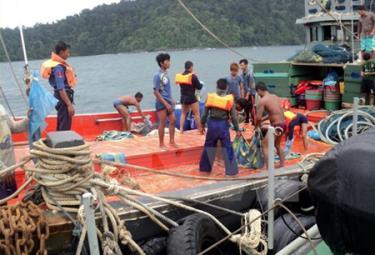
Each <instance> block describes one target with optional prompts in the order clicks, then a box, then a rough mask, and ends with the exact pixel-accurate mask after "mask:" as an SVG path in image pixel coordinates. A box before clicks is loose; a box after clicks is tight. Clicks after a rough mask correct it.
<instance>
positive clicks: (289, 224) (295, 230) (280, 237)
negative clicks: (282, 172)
mask: <svg viewBox="0 0 375 255" xmlns="http://www.w3.org/2000/svg"><path fill="white" fill-rule="evenodd" d="M304 187H305V184H304V183H302V182H301V181H298V180H288V179H285V180H281V179H280V180H276V182H275V199H278V198H279V199H282V200H283V199H285V198H289V199H287V200H286V201H285V202H284V203H283V204H284V205H285V206H286V207H288V209H290V210H291V211H292V212H293V213H294V214H295V215H296V216H297V218H298V220H299V221H300V222H301V223H302V224H303V226H304V227H305V229H309V228H310V227H312V226H313V225H314V224H315V217H314V215H313V209H314V208H313V206H312V202H311V200H310V195H309V194H308V191H307V190H306V189H305V190H303V191H301V192H298V191H300V190H301V189H303V188H304ZM257 192H258V194H257V196H258V207H259V210H261V211H266V210H267V209H268V207H267V204H268V199H267V196H268V188H267V187H265V188H263V189H261V190H259V191H257ZM292 194H294V195H293V196H292V197H290V196H291V195H292ZM274 213H275V214H274V215H275V224H274V252H275V253H276V252H278V251H280V250H281V249H283V248H284V247H285V246H287V245H288V244H289V243H291V242H292V241H293V240H295V239H296V238H297V237H299V236H301V235H302V234H303V229H302V228H301V227H300V225H299V224H298V223H297V222H296V221H295V219H294V218H293V217H292V215H290V214H289V213H288V212H286V211H285V210H283V209H281V208H276V209H274Z"/></svg>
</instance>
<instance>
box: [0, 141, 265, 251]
mask: <svg viewBox="0 0 375 255" xmlns="http://www.w3.org/2000/svg"><path fill="white" fill-rule="evenodd" d="M30 153H31V157H27V158H25V159H24V160H22V162H20V163H19V164H17V165H14V166H12V167H9V168H7V169H5V170H2V171H0V176H3V175H4V174H6V173H7V172H9V171H12V170H14V169H15V168H17V167H19V166H20V167H23V168H24V170H25V176H26V177H27V181H26V182H25V183H24V184H23V185H22V186H21V187H20V188H19V189H18V191H17V192H16V194H18V193H19V192H20V191H21V190H23V189H24V188H25V187H26V186H28V185H29V184H30V183H31V182H32V181H35V182H36V183H37V185H40V186H41V190H42V196H43V199H44V200H45V202H46V205H47V207H48V208H49V209H51V210H56V211H63V212H65V213H67V212H70V213H75V214H76V217H77V219H78V222H80V223H81V225H82V226H83V227H82V232H81V236H80V240H79V244H78V247H77V253H76V254H80V252H81V250H82V247H83V243H84V240H85V238H86V233H87V227H86V226H85V220H84V217H85V216H84V211H83V207H82V206H81V202H80V200H81V197H82V195H83V194H84V193H86V192H91V193H92V194H93V195H94V197H95V198H96V199H95V201H96V204H97V207H96V208H97V209H96V211H97V215H98V216H99V219H101V221H102V224H101V225H102V227H101V228H99V227H97V234H98V239H99V241H100V243H101V247H102V252H103V253H102V254H106V255H107V254H108V255H109V254H121V251H120V249H119V246H118V244H119V243H121V244H123V245H126V246H129V248H130V249H131V250H132V251H136V252H138V253H139V254H141V255H143V254H144V252H143V251H142V249H141V248H140V247H139V245H138V244H137V243H136V242H135V241H134V240H133V239H132V236H131V233H130V232H129V231H128V230H127V229H126V227H125V225H124V221H123V220H121V219H120V217H119V216H118V214H117V211H116V209H114V208H113V207H112V206H111V205H110V204H109V203H108V202H107V201H106V200H105V197H106V196H117V197H118V198H119V199H120V200H122V201H123V202H125V203H126V204H128V205H129V206H131V207H133V208H135V209H137V210H140V211H141V212H144V213H145V214H146V215H147V216H149V217H150V219H151V220H152V221H153V222H154V223H155V224H157V225H159V226H160V227H161V228H162V229H164V230H166V231H168V230H169V228H168V226H167V225H165V223H168V224H169V225H171V226H174V227H176V226H178V224H177V223H175V222H174V221H172V220H170V219H168V218H166V217H165V216H161V214H160V213H157V212H156V211H155V210H152V209H150V208H149V207H147V206H145V205H143V204H142V203H141V202H139V201H138V200H136V198H134V196H136V197H139V196H142V197H147V198H150V199H153V200H156V201H161V202H164V203H166V204H168V205H172V206H175V207H177V208H181V209H183V210H187V211H190V212H194V213H199V214H203V215H205V216H207V217H209V218H210V219H211V220H212V221H213V222H214V223H215V224H216V225H217V226H218V227H219V228H220V229H222V230H223V231H224V232H225V233H226V234H227V235H229V236H232V235H233V233H232V232H231V231H230V230H229V229H227V228H226V226H224V225H223V224H222V223H221V222H220V221H219V220H218V219H217V218H215V217H214V216H213V215H212V214H210V213H208V212H205V211H202V210H199V209H196V208H194V207H192V206H188V205H185V204H183V203H180V202H178V201H173V200H171V199H167V198H163V197H160V196H157V195H153V194H147V193H144V192H141V191H138V190H132V189H130V188H127V187H123V186H121V185H120V184H119V183H118V182H117V181H115V180H112V179H109V178H108V177H106V176H103V175H100V174H98V173H95V172H94V171H93V169H92V160H91V151H90V149H89V146H88V145H87V144H84V145H81V146H76V147H70V148H62V149H61V148H59V149H56V148H50V147H48V146H47V145H46V144H45V143H44V141H42V140H39V141H37V142H35V143H34V147H33V149H32V150H31V151H30ZM31 158H37V159H38V161H37V163H36V165H35V166H27V165H26V163H27V162H28V161H30V159H31ZM15 196H16V195H12V196H11V197H8V198H6V199H3V200H1V201H0V204H4V203H6V202H7V201H8V200H9V199H11V198H14V197H15ZM253 213H254V212H250V213H249V214H245V222H248V221H249V220H250V221H252V219H254V218H256V217H257V216H254V215H253ZM250 224H252V222H249V223H248V224H246V225H247V226H249V225H250ZM257 229H258V227H256V226H254V228H249V229H248V231H244V233H243V234H241V236H238V237H237V238H236V239H233V240H231V241H232V242H236V243H238V244H240V248H241V249H242V250H243V251H244V252H246V253H247V252H248V251H249V250H251V249H254V248H253V247H254V246H255V242H254V240H258V239H259V236H257V235H258V234H257V233H258V232H259V231H258V230H257ZM255 230H256V231H255ZM263 247H265V246H263ZM265 249H266V248H265ZM249 254H251V253H249Z"/></svg>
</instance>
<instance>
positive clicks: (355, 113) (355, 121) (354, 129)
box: [352, 97, 359, 136]
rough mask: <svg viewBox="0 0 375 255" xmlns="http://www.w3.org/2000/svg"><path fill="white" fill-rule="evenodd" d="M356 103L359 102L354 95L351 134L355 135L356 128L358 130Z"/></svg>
mask: <svg viewBox="0 0 375 255" xmlns="http://www.w3.org/2000/svg"><path fill="white" fill-rule="evenodd" d="M358 103H359V98H358V97H355V98H354V100H353V134H352V136H355V135H357V130H358Z"/></svg>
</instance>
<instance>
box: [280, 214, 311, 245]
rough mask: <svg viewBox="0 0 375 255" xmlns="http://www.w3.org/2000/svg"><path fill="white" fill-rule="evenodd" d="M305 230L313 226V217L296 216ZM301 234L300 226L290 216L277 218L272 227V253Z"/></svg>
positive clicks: (285, 215)
mask: <svg viewBox="0 0 375 255" xmlns="http://www.w3.org/2000/svg"><path fill="white" fill-rule="evenodd" d="M296 216H297V218H298V219H299V220H300V221H301V223H302V224H303V226H304V227H305V228H306V229H309V228H310V227H312V226H313V225H314V224H315V217H314V216H307V215H302V214H296ZM302 234H303V230H302V229H301V226H300V225H298V223H297V222H296V221H295V220H294V218H293V217H292V216H291V215H290V214H284V215H282V216H280V217H279V218H277V220H276V221H275V225H274V240H275V245H274V251H275V252H278V251H280V250H281V249H283V248H284V247H285V246H287V245H288V244H289V243H291V242H292V241H293V240H295V239H296V238H297V237H299V236H300V235H302Z"/></svg>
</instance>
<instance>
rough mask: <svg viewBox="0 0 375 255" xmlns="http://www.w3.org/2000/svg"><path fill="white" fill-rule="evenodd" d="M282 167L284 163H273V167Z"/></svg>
mask: <svg viewBox="0 0 375 255" xmlns="http://www.w3.org/2000/svg"><path fill="white" fill-rule="evenodd" d="M283 167H284V164H281V163H278V164H275V168H283Z"/></svg>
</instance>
